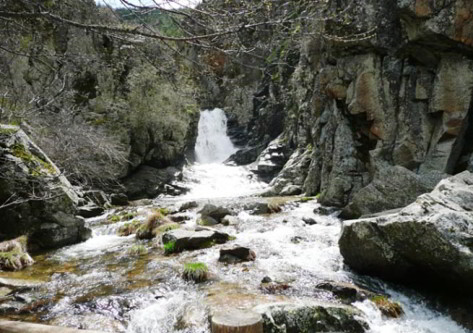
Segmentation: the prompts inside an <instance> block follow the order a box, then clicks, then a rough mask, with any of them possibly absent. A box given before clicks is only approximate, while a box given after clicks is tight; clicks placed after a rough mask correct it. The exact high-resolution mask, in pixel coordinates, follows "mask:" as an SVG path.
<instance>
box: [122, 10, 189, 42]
mask: <svg viewBox="0 0 473 333" xmlns="http://www.w3.org/2000/svg"><path fill="white" fill-rule="evenodd" d="M115 12H116V13H117V14H118V15H119V16H120V18H121V19H122V20H124V21H125V22H129V23H134V24H137V25H142V24H143V23H145V24H148V25H151V26H153V27H154V28H155V29H157V30H158V31H159V32H160V33H161V34H162V35H165V36H170V37H182V36H183V34H182V31H181V29H180V28H179V26H178V25H177V24H176V22H175V21H174V20H173V16H172V15H171V14H168V13H165V12H161V11H159V10H152V11H147V12H146V13H141V14H139V15H137V14H136V12H135V13H134V11H132V10H130V9H126V8H119V9H116V10H115ZM176 18H177V17H176Z"/></svg>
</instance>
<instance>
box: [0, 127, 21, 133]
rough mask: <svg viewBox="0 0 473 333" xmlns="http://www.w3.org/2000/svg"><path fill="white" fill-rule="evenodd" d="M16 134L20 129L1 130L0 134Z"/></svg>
mask: <svg viewBox="0 0 473 333" xmlns="http://www.w3.org/2000/svg"><path fill="white" fill-rule="evenodd" d="M16 132H18V129H16V128H0V134H3V135H13V134H15V133H16Z"/></svg>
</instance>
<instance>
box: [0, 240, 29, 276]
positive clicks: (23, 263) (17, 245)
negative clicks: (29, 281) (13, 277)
mask: <svg viewBox="0 0 473 333" xmlns="http://www.w3.org/2000/svg"><path fill="white" fill-rule="evenodd" d="M26 240H27V239H26V237H19V238H17V239H14V240H10V241H5V242H1V243H0V271H17V270H20V269H23V268H25V267H27V266H31V265H33V263H34V260H33V259H32V258H31V257H30V255H29V254H28V253H27V252H26Z"/></svg>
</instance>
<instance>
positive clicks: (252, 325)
mask: <svg viewBox="0 0 473 333" xmlns="http://www.w3.org/2000/svg"><path fill="white" fill-rule="evenodd" d="M210 322H211V327H212V333H228V332H245V333H263V332H264V331H263V320H262V317H261V315H260V314H259V313H256V312H251V311H243V310H239V309H227V310H226V311H217V312H214V313H213V314H212V315H211V317H210Z"/></svg>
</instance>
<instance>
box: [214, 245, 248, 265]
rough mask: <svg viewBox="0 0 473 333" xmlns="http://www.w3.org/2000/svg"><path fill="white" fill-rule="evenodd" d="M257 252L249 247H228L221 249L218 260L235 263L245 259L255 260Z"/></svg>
mask: <svg viewBox="0 0 473 333" xmlns="http://www.w3.org/2000/svg"><path fill="white" fill-rule="evenodd" d="M255 259H256V253H255V252H254V251H253V250H250V249H249V248H247V247H243V246H234V247H231V248H227V249H220V257H219V258H218V261H220V262H225V263H229V264H234V263H238V262H243V261H254V260H255Z"/></svg>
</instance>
